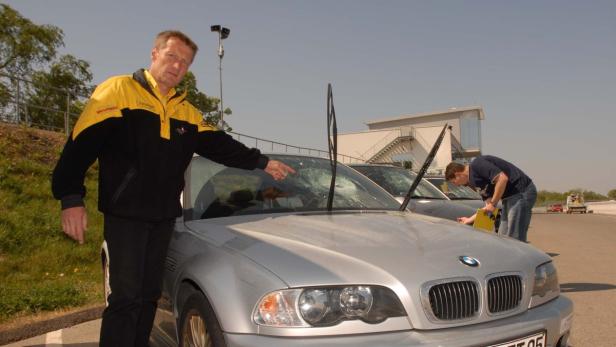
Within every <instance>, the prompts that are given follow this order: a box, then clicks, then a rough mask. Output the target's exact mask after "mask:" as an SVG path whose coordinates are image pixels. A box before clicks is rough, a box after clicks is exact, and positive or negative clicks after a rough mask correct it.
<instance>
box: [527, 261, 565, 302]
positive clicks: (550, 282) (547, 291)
mask: <svg viewBox="0 0 616 347" xmlns="http://www.w3.org/2000/svg"><path fill="white" fill-rule="evenodd" d="M559 294H560V285H559V284H558V275H557V274H556V267H554V264H553V263H552V262H549V263H545V264H542V265H539V266H537V268H536V269H535V284H534V286H533V295H532V297H531V299H530V305H529V308H533V307H536V306H539V305H541V304H544V303H546V302H548V301H550V300H552V299H554V298H556V297H557V296H558V295H559Z"/></svg>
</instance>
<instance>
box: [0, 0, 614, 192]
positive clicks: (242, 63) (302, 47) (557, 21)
mask: <svg viewBox="0 0 616 347" xmlns="http://www.w3.org/2000/svg"><path fill="white" fill-rule="evenodd" d="M3 3H6V4H9V5H10V6H12V7H13V8H15V9H17V10H18V11H19V12H21V14H22V15H24V16H26V17H28V18H30V19H31V20H33V21H34V22H36V23H38V24H53V25H56V26H58V27H60V28H62V29H63V30H64V33H65V38H64V41H65V44H66V45H65V48H64V50H63V51H64V52H66V53H71V54H73V55H75V56H77V57H79V58H81V59H85V60H87V61H89V62H90V64H91V69H92V71H93V73H94V82H95V83H99V82H101V81H103V80H104V79H106V78H107V77H109V76H111V75H117V74H125V73H130V72H132V71H134V70H136V69H137V68H140V67H147V66H149V51H150V49H151V45H152V41H153V37H154V36H155V34H156V33H158V32H159V31H162V30H165V29H170V28H174V29H179V30H182V31H184V32H186V33H187V34H189V35H190V36H191V37H192V38H194V40H195V41H196V42H197V44H198V45H199V47H200V52H199V54H198V56H197V58H196V60H195V62H194V64H193V66H192V67H191V70H192V71H193V72H194V73H195V75H196V76H197V79H198V82H199V88H200V89H201V90H202V91H204V92H205V93H207V94H210V95H213V96H218V93H219V91H218V57H217V56H216V48H217V36H216V35H215V34H213V33H211V32H210V30H209V27H210V25H212V24H222V25H224V26H227V27H229V28H230V29H231V35H230V37H229V38H228V39H227V40H225V42H224V46H225V57H224V59H223V83H224V103H225V106H229V107H231V108H232V110H233V115H232V116H230V117H228V122H229V123H230V124H231V126H232V127H233V128H234V130H235V131H237V132H240V133H245V134H250V135H253V136H257V137H261V138H267V139H272V140H276V141H280V142H285V143H290V144H295V145H300V146H306V147H313V148H326V144H327V142H326V126H325V123H326V114H325V101H326V98H325V96H326V95H325V93H326V86H327V83H328V82H331V83H332V85H333V91H334V103H335V107H336V115H337V121H338V128H339V131H340V132H352V131H360V130H365V129H367V127H366V126H365V125H364V123H365V122H366V121H370V120H374V119H379V118H390V117H396V116H399V115H402V114H413V113H422V112H430V111H440V110H444V109H447V108H450V107H464V106H471V105H480V106H483V108H484V110H485V113H486V119H485V121H484V122H483V124H482V138H483V152H484V153H486V154H493V155H496V156H500V157H502V158H504V159H506V160H509V161H511V162H513V163H515V164H517V165H518V166H519V167H520V168H522V169H523V170H524V171H525V172H527V173H528V174H529V175H530V176H531V177H532V178H533V179H534V181H535V182H536V184H537V186H538V188H539V189H547V190H557V191H564V190H567V189H570V188H584V189H590V190H594V191H597V192H599V193H603V194H605V193H607V191H608V190H610V189H614V188H616V174H615V172H616V160H615V159H614V155H613V154H612V152H613V151H614V150H615V149H616V122H615V120H614V118H615V116H616V112H615V110H616V1H410V0H408V1H359V0H355V1H351V0H345V1H333V0H328V1H325V0H311V1H282V0H280V1H265V0H261V1H234V0H225V1H203V0H202V1H196V0H195V1H182V0H178V1H175V2H173V5H171V2H169V1H158V0H155V1H145V0H139V1H116V0H108V1H95V0H53V1H42V0H18V1H6V0H3Z"/></svg>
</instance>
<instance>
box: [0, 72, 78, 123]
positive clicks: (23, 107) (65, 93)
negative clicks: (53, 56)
mask: <svg viewBox="0 0 616 347" xmlns="http://www.w3.org/2000/svg"><path fill="white" fill-rule="evenodd" d="M34 87H35V83H34V82H33V81H31V80H28V79H25V78H22V77H17V76H14V75H9V74H6V73H3V72H0V121H4V122H8V123H16V124H25V125H27V126H33V127H37V128H42V129H47V130H52V131H63V132H64V133H68V132H69V131H70V129H71V128H72V126H73V125H74V124H75V121H76V120H77V118H78V117H79V114H78V113H73V112H71V104H72V102H74V101H85V100H87V95H75V94H74V93H73V92H71V91H69V90H66V89H61V88H55V87H52V86H47V87H46V89H47V90H51V91H53V92H55V93H57V94H56V95H54V96H55V97H57V98H62V99H64V100H65V101H66V102H63V103H64V105H63V107H61V108H60V107H50V106H49V105H43V104H33V103H31V102H28V98H29V96H30V95H31V92H32V90H33V89H34ZM43 113H44V116H41V114H43ZM54 118H55V119H56V121H53V120H54ZM60 118H61V119H62V121H60V122H58V121H57V119H60Z"/></svg>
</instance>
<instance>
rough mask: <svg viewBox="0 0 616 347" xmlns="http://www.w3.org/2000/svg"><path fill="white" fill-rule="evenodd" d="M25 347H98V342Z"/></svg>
mask: <svg viewBox="0 0 616 347" xmlns="http://www.w3.org/2000/svg"><path fill="white" fill-rule="evenodd" d="M24 347H98V342H86V343H63V344H57V343H51V344H47V345H45V344H43V345H28V346H24Z"/></svg>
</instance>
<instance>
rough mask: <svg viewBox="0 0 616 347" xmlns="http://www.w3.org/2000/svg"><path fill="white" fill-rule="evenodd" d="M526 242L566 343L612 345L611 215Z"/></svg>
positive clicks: (73, 334) (586, 217)
mask: <svg viewBox="0 0 616 347" xmlns="http://www.w3.org/2000/svg"><path fill="white" fill-rule="evenodd" d="M529 241H530V242H531V244H532V245H534V246H535V247H537V248H539V249H541V250H543V251H545V252H546V253H548V254H549V255H550V256H551V257H552V259H553V260H554V263H555V264H556V267H557V269H558V277H559V280H560V286H561V291H562V293H563V295H566V296H568V297H569V298H571V299H572V300H573V302H574V305H575V307H574V316H573V328H572V336H571V339H570V340H569V342H570V345H571V346H573V347H614V346H616V215H601V214H573V215H568V214H563V213H558V214H546V213H537V214H535V215H534V216H533V219H532V221H531V227H530V230H529ZM41 323H42V324H43V325H44V323H45V322H39V323H37V324H39V325H40V324H41ZM56 324H57V323H56ZM29 326H30V324H27V325H24V326H23V327H22V330H24V331H27V330H28V329H30V328H29ZM99 328H100V319H97V320H91V321H88V322H85V323H81V324H76V325H74V326H71V327H70V328H64V329H60V330H54V331H51V332H49V333H47V334H42V335H39V336H36V337H33V338H29V339H25V340H22V341H19V342H14V343H11V344H7V345H4V346H3V347H18V346H19V347H22V346H29V347H43V346H54V347H57V346H65V347H94V346H97V345H98V333H99V332H98V330H99ZM56 329H58V328H56ZM49 330H52V329H49ZM49 330H48V331H49ZM3 334H5V332H3V331H1V330H0V337H1V336H2V335H3ZM0 341H1V338H0ZM0 343H2V342H0Z"/></svg>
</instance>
